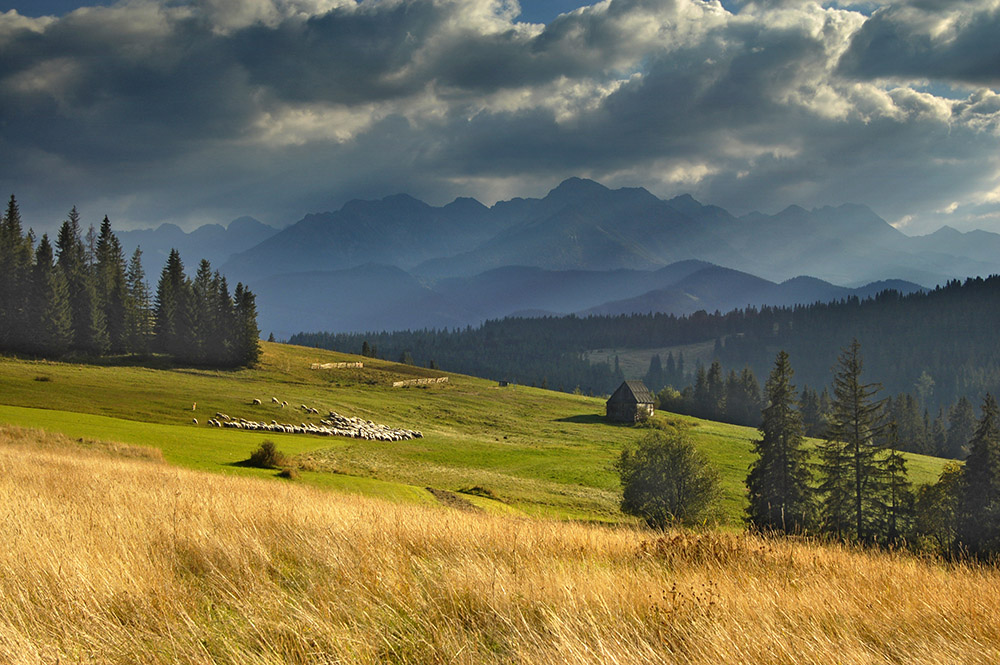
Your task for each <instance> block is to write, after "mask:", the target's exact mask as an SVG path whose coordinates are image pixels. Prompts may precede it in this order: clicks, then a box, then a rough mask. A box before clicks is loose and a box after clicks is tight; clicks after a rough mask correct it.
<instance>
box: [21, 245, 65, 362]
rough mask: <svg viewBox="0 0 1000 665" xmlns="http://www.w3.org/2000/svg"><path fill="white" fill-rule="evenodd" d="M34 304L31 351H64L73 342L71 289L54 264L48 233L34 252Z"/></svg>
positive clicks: (56, 353)
mask: <svg viewBox="0 0 1000 665" xmlns="http://www.w3.org/2000/svg"><path fill="white" fill-rule="evenodd" d="M31 303H32V305H31V308H30V316H29V318H28V321H29V324H30V328H31V332H32V345H31V348H30V350H31V351H32V352H34V353H38V354H40V355H44V356H59V355H61V354H63V353H65V352H66V351H67V350H69V346H70V343H72V341H73V329H72V328H71V327H70V323H71V321H70V305H69V291H68V289H67V287H66V279H65V278H64V277H63V274H62V271H61V270H59V269H58V268H56V266H55V264H54V263H53V253H52V245H51V243H49V236H48V235H45V234H43V235H42V239H41V241H40V242H39V243H38V249H37V250H36V251H35V265H34V267H33V269H32V295H31Z"/></svg>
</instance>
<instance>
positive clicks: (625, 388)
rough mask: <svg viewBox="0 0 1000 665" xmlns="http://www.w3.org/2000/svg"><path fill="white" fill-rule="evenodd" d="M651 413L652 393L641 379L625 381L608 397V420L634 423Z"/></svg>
mask: <svg viewBox="0 0 1000 665" xmlns="http://www.w3.org/2000/svg"><path fill="white" fill-rule="evenodd" d="M652 415H653V393H651V392H649V388H647V387H646V386H645V384H643V382H642V381H625V382H624V383H622V384H621V385H620V386H618V390H616V391H615V392H614V394H613V395H611V397H610V398H609V399H608V420H613V421H615V422H619V423H636V422H639V421H640V420H645V419H646V418H649V417H650V416H652Z"/></svg>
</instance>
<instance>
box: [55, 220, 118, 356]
mask: <svg viewBox="0 0 1000 665" xmlns="http://www.w3.org/2000/svg"><path fill="white" fill-rule="evenodd" d="M56 248H57V249H58V250H59V255H58V259H57V260H56V264H57V265H58V266H59V269H60V270H62V273H63V276H64V277H65V278H66V286H67V288H68V290H69V302H70V316H71V321H72V327H73V343H72V345H71V346H72V348H73V349H75V350H77V351H82V352H84V353H88V354H92V355H101V354H102V353H104V352H105V351H106V350H107V348H108V337H107V331H106V329H105V326H104V317H103V315H102V313H101V310H100V308H99V307H98V303H97V290H96V288H95V287H94V274H93V271H92V270H91V267H90V265H89V264H88V262H87V253H86V249H85V248H84V245H83V241H82V240H81V239H80V215H79V213H77V211H76V207H75V206H74V207H73V209H72V210H70V213H69V218H68V219H67V220H66V221H64V222H63V223H62V226H61V227H60V228H59V236H58V237H57V239H56Z"/></svg>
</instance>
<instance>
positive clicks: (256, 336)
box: [233, 282, 261, 367]
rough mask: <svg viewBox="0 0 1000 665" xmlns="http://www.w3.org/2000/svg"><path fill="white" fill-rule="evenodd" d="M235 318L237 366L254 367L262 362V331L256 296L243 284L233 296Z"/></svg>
mask: <svg viewBox="0 0 1000 665" xmlns="http://www.w3.org/2000/svg"><path fill="white" fill-rule="evenodd" d="M233 305H234V318H235V323H234V326H233V330H234V333H235V334H234V337H233V354H234V358H235V364H237V365H241V366H244V367H253V366H255V365H256V364H257V363H258V362H259V361H260V356H261V349H260V329H259V328H258V327H257V303H256V296H254V294H253V293H252V292H251V291H250V289H248V288H245V287H244V286H243V283H242V282H238V283H237V284H236V291H235V293H234V294H233Z"/></svg>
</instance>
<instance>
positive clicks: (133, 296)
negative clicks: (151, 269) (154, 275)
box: [125, 247, 153, 356]
mask: <svg viewBox="0 0 1000 665" xmlns="http://www.w3.org/2000/svg"><path fill="white" fill-rule="evenodd" d="M125 280H126V283H127V285H128V300H127V303H128V308H127V312H126V330H127V333H126V334H127V336H128V351H129V352H130V353H132V354H135V355H140V356H142V355H146V354H147V353H149V351H150V342H151V341H152V336H153V310H152V303H151V300H150V294H149V284H148V283H147V282H146V272H145V270H143V267H142V249H141V248H139V247H136V248H135V251H134V252H133V253H132V258H131V259H129V262H128V268H127V270H126V273H125Z"/></svg>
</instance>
